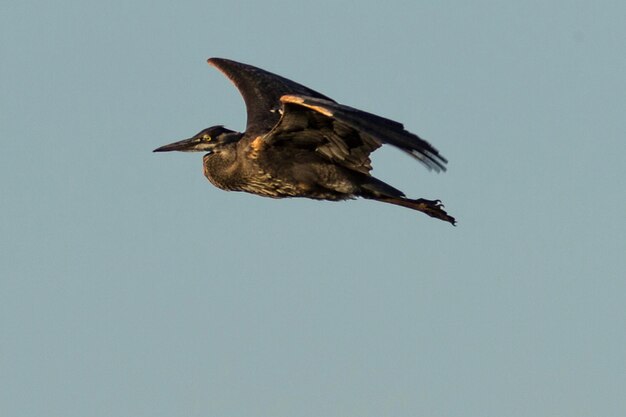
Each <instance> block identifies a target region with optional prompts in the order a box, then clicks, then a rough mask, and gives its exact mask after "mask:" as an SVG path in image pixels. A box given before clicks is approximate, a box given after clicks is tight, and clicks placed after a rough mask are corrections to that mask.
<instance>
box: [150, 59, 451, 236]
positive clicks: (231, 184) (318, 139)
mask: <svg viewBox="0 0 626 417" xmlns="http://www.w3.org/2000/svg"><path fill="white" fill-rule="evenodd" d="M207 62H208V64H209V65H211V66H213V67H215V68H217V69H218V70H219V71H221V72H222V73H223V74H224V75H225V76H226V77H227V78H228V79H229V80H230V81H231V82H232V83H233V84H234V85H235V87H236V88H237V89H238V90H239V92H240V94H241V96H242V98H243V101H244V104H245V106H246V112H247V122H246V128H245V131H244V132H237V131H234V130H230V129H227V128H225V127H224V126H223V125H216V126H212V127H209V128H206V129H203V130H201V131H200V132H199V133H197V134H195V135H194V136H192V137H191V138H189V139H184V140H180V141H177V142H174V143H170V144H168V145H164V146H161V147H159V148H157V149H155V150H154V152H169V151H182V152H205V155H204V157H203V167H204V175H205V176H206V178H207V179H208V180H209V181H210V182H211V183H212V184H213V185H214V186H216V187H217V188H220V189H222V190H226V191H242V192H248V193H252V194H256V195H260V196H264V197H271V198H288V197H305V198H310V199H315V200H330V201H342V200H348V199H354V198H357V197H361V198H364V199H368V200H375V201H380V202H384V203H389V204H394V205H397V206H402V207H407V208H410V209H413V210H418V211H421V212H423V213H425V214H427V215H429V216H431V217H433V218H436V219H440V220H443V221H446V222H449V223H451V224H452V225H456V220H455V218H454V217H452V216H450V215H448V213H447V212H446V211H445V210H444V206H443V204H442V203H441V201H440V200H427V199H423V198H419V199H410V198H407V197H406V196H405V194H404V193H403V192H402V191H400V190H398V189H397V188H395V187H393V186H391V185H389V184H387V183H385V182H383V181H381V180H379V179H378V178H375V177H374V176H372V175H371V170H372V165H371V160H370V154H371V153H372V152H373V151H375V150H376V149H378V148H380V147H381V146H382V145H384V144H387V145H391V146H394V147H396V148H399V149H400V150H402V151H404V152H405V153H407V154H409V155H410V156H412V157H414V158H415V159H417V160H418V161H419V162H421V163H422V164H423V165H425V166H426V168H428V169H429V170H433V171H435V172H442V171H445V170H446V164H447V162H448V161H447V159H446V158H444V157H443V156H442V155H441V154H440V153H439V151H438V150H437V149H435V148H434V147H433V146H432V145H431V144H430V143H428V142H427V141H425V140H424V139H422V138H420V137H419V136H417V135H415V134H413V133H411V132H408V131H407V130H405V129H404V126H403V125H402V124H401V123H399V122H396V121H393V120H390V119H387V118H384V117H381V116H378V115H375V114H372V113H369V112H366V111H362V110H358V109H356V108H353V107H349V106H346V105H343V104H339V103H337V102H336V101H335V100H333V99H331V98H329V97H327V96H325V95H323V94H321V93H318V92H317V91H315V90H312V89H310V88H308V87H305V86H304V85H301V84H298V83H296V82H294V81H291V80H289V79H287V78H284V77H282V76H280V75H277V74H273V73H271V72H269V71H266V70H263V69H261V68H257V67H255V66H252V65H248V64H243V63H240V62H236V61H233V60H230V59H225V58H209V59H208V60H207Z"/></svg>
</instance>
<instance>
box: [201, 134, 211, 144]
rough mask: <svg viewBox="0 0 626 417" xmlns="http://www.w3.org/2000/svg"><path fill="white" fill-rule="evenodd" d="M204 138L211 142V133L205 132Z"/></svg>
mask: <svg viewBox="0 0 626 417" xmlns="http://www.w3.org/2000/svg"><path fill="white" fill-rule="evenodd" d="M202 140H205V141H207V142H210V141H211V135H209V134H208V133H205V134H204V135H202Z"/></svg>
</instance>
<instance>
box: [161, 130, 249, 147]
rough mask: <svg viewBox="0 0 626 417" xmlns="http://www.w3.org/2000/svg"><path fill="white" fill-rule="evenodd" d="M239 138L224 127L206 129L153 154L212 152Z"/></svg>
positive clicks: (239, 135) (239, 134)
mask: <svg viewBox="0 0 626 417" xmlns="http://www.w3.org/2000/svg"><path fill="white" fill-rule="evenodd" d="M240 138H241V133H239V132H235V131H232V130H229V129H226V128H225V127H224V126H211V127H208V128H206V129H204V130H202V131H200V132H198V133H197V134H195V135H194V136H192V137H190V138H189V139H183V140H180V141H178V142H174V143H170V144H169V145H164V146H161V147H160V148H157V149H155V150H154V152H169V151H182V152H213V151H215V150H218V149H219V148H220V147H221V146H224V145H226V144H229V143H232V142H236V141H238V140H239V139H240Z"/></svg>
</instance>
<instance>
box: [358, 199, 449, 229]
mask: <svg viewBox="0 0 626 417" xmlns="http://www.w3.org/2000/svg"><path fill="white" fill-rule="evenodd" d="M365 198H369V199H372V200H376V201H382V202H383V203H389V204H395V205H397V206H402V207H408V208H410V209H413V210H417V211H421V212H422V213H426V214H428V215H429V216H430V217H434V218H436V219H439V220H443V221H446V222H449V223H451V224H452V225H453V226H456V220H455V219H454V217H452V216H450V215H449V214H448V213H446V211H445V210H444V209H443V204H441V201H439V200H425V199H423V198H418V199H417V200H412V199H410V198H406V197H388V196H368V197H365Z"/></svg>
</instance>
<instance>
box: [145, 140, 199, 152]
mask: <svg viewBox="0 0 626 417" xmlns="http://www.w3.org/2000/svg"><path fill="white" fill-rule="evenodd" d="M196 145H197V142H194V140H193V138H191V139H183V140H179V141H178V142H174V143H170V144H169V145H163V146H161V147H160V148H156V149H155V150H153V151H152V152H170V151H182V152H185V151H187V152H189V151H194V150H195V149H194V147H195V146H196Z"/></svg>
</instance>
